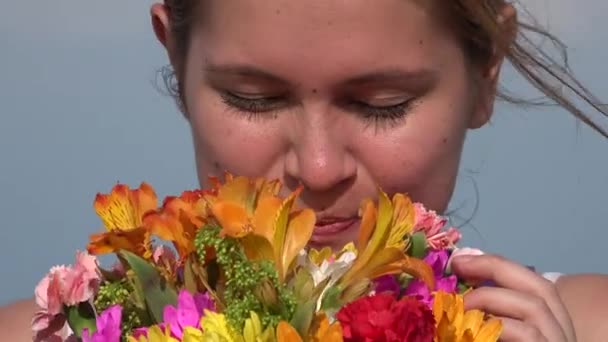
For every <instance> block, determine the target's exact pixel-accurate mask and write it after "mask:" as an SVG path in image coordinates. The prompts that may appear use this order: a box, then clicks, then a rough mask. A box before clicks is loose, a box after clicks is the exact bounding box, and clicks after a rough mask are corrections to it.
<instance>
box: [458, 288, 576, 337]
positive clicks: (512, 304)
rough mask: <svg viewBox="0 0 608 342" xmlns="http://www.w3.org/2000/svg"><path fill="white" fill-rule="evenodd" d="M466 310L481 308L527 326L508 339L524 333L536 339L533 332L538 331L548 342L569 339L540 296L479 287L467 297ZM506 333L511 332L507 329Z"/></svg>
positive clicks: (512, 333)
mask: <svg viewBox="0 0 608 342" xmlns="http://www.w3.org/2000/svg"><path fill="white" fill-rule="evenodd" d="M465 309H467V310H468V309H479V310H482V311H485V312H489V313H492V314H493V315H497V316H503V317H506V318H509V319H510V321H513V320H514V321H516V322H520V323H521V324H523V325H525V326H527V327H525V328H523V329H524V331H523V332H522V331H513V332H507V336H509V335H518V334H521V333H525V335H526V336H529V335H531V334H532V336H534V335H535V334H536V332H534V331H531V330H538V332H539V334H540V335H542V336H544V337H546V338H547V339H548V340H549V341H565V340H566V339H565V336H564V332H563V330H562V328H561V325H560V323H559V322H558V321H557V319H556V318H555V316H554V315H553V313H552V312H551V309H550V308H549V306H548V305H547V304H546V302H545V301H544V300H543V299H542V298H540V297H537V296H534V295H531V294H528V293H525V292H517V291H514V290H510V289H505V288H498V287H482V288H478V289H476V290H474V291H471V292H469V293H468V294H467V295H466V296H465ZM510 324H511V325H512V324H514V323H510ZM505 331H508V329H506V326H505ZM526 341H536V340H526Z"/></svg>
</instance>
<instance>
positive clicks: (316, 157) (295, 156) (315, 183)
mask: <svg viewBox="0 0 608 342" xmlns="http://www.w3.org/2000/svg"><path fill="white" fill-rule="evenodd" d="M302 126H304V127H302ZM302 126H300V127H299V129H298V130H297V131H298V134H297V136H296V138H295V139H293V141H292V144H291V148H290V151H289V152H288V153H287V156H286V160H285V171H286V173H287V176H288V178H291V179H292V180H294V181H297V182H299V183H302V184H303V185H304V186H305V188H306V190H307V192H308V191H310V192H313V193H326V192H336V191H338V192H341V191H342V190H344V189H342V188H344V187H345V186H347V184H349V183H350V182H351V181H353V180H354V179H355V177H356V174H357V163H356V161H355V159H354V158H353V155H352V153H350V152H349V150H348V144H347V143H345V141H344V134H343V133H344V132H338V131H336V130H339V127H331V126H330V125H327V124H326V123H324V122H323V121H322V120H318V121H317V123H316V124H315V123H312V124H311V123H309V124H306V125H302Z"/></svg>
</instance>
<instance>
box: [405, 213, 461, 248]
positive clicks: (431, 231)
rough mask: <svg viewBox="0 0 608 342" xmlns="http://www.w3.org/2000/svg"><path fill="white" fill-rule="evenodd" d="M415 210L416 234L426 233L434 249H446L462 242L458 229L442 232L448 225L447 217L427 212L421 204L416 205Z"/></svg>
mask: <svg viewBox="0 0 608 342" xmlns="http://www.w3.org/2000/svg"><path fill="white" fill-rule="evenodd" d="M414 210H415V222H414V232H424V235H426V238H427V242H428V244H429V246H430V247H431V248H432V249H435V250H440V249H445V248H448V247H450V246H453V245H455V244H456V243H457V242H458V241H459V240H460V238H461V234H460V232H459V231H458V230H457V229H456V228H453V227H450V228H448V229H447V230H444V231H442V229H443V228H444V227H445V225H446V223H447V219H446V218H445V217H442V216H439V215H437V213H436V212H435V211H433V210H427V209H426V208H425V207H424V206H423V205H422V204H420V203H415V204H414Z"/></svg>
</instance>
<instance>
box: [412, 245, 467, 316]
mask: <svg viewBox="0 0 608 342" xmlns="http://www.w3.org/2000/svg"><path fill="white" fill-rule="evenodd" d="M448 260H449V255H448V251H446V250H441V251H432V252H430V253H429V254H428V255H427V256H426V257H425V258H424V261H425V262H426V263H427V264H429V266H431V268H432V269H433V275H434V277H435V289H434V290H435V291H444V292H447V293H455V292H456V286H457V285H458V284H457V283H458V279H457V278H456V276H455V275H451V276H447V277H446V276H445V270H446V267H447V264H448ZM431 292H432V291H431V289H429V288H428V286H427V285H426V284H425V283H424V282H423V281H421V280H419V279H415V280H413V281H412V282H410V284H409V285H408V287H407V288H406V289H405V292H404V295H406V296H414V297H416V298H418V299H419V300H420V301H422V302H424V303H426V304H427V305H429V306H431V307H432V305H433V296H432V295H431Z"/></svg>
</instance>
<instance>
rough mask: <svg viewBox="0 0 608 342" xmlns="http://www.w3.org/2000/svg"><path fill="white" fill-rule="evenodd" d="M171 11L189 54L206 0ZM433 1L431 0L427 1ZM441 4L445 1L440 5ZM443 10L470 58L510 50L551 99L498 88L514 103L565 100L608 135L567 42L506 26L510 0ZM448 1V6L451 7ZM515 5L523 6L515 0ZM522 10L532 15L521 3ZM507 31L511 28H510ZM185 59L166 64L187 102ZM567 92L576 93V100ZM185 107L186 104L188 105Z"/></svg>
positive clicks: (530, 28) (171, 82) (168, 78)
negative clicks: (582, 105) (574, 67)
mask: <svg viewBox="0 0 608 342" xmlns="http://www.w3.org/2000/svg"><path fill="white" fill-rule="evenodd" d="M164 1H165V5H166V6H167V8H168V10H169V13H170V22H171V31H172V34H173V37H174V39H175V45H176V46H175V48H176V49H177V55H178V56H179V57H180V58H182V59H183V58H185V56H186V55H187V53H188V48H189V39H190V31H191V29H192V26H193V23H194V20H195V17H194V15H195V13H196V12H197V11H196V10H197V6H198V4H199V3H200V2H201V1H202V0H164ZM421 1H429V0H421ZM439 3H440V4H439ZM439 3H438V6H441V11H439V12H441V13H443V14H444V15H445V19H447V20H448V21H447V23H448V24H449V25H451V27H450V28H451V29H453V30H454V31H455V32H456V33H457V34H458V37H459V38H460V39H461V40H462V42H463V46H464V48H465V51H466V53H467V55H468V57H469V58H470V59H471V61H472V62H474V63H477V64H480V65H484V64H486V63H489V62H490V61H491V59H492V58H494V57H495V56H497V55H499V56H500V55H504V56H505V57H506V59H507V60H508V61H509V62H510V63H511V65H513V67H514V68H515V69H516V70H517V71H518V72H519V73H520V74H521V75H522V76H523V77H524V78H526V79H527V80H528V81H529V82H530V83H531V84H532V85H533V86H534V87H535V88H537V89H538V90H540V91H541V92H542V93H543V94H545V95H546V97H547V98H548V99H549V100H550V101H546V100H545V101H543V100H542V99H536V100H535V99H523V98H518V97H516V96H514V95H513V94H512V93H510V92H508V91H507V90H505V89H501V90H500V91H499V92H498V97H499V98H500V99H503V100H505V101H507V102H509V103H514V104H522V105H555V104H557V105H560V106H562V107H563V108H565V109H566V110H567V111H568V112H570V113H571V114H572V115H574V116H575V117H576V118H578V119H580V120H581V121H582V122H584V123H585V124H587V125H589V126H590V127H591V128H593V129H594V130H595V131H597V132H598V133H600V134H602V135H603V136H604V137H608V128H607V127H603V125H602V124H601V123H599V122H598V121H599V120H597V119H594V118H593V117H591V116H590V115H589V114H586V113H585V112H584V111H583V110H582V109H581V108H580V106H579V105H577V103H576V102H577V101H576V98H578V100H583V102H585V103H586V104H587V105H589V106H591V108H593V109H595V110H596V111H597V112H598V113H600V114H601V115H602V116H603V117H608V109H607V108H606V105H604V104H602V103H600V101H599V100H598V99H597V98H596V97H595V96H594V95H593V94H592V93H591V92H590V91H589V90H587V89H586V88H585V87H584V86H583V85H582V84H581V83H580V82H579V81H578V80H577V79H576V78H575V77H574V75H573V72H572V71H571V69H570V67H569V65H568V59H567V53H566V46H565V45H564V44H563V43H562V42H561V41H560V40H559V39H558V38H557V37H555V36H553V35H552V34H551V33H549V32H547V31H546V30H543V29H542V28H541V27H540V25H538V24H536V23H534V21H533V20H531V23H526V22H524V21H522V20H521V19H519V18H518V19H516V22H515V23H513V25H501V24H500V23H499V22H498V17H499V12H500V10H501V9H502V8H504V6H505V5H506V4H507V3H508V2H507V1H505V0H448V1H440V2H439ZM446 4H447V7H448V8H445V6H446ZM511 4H512V5H519V4H517V3H515V2H511ZM518 7H519V12H520V14H525V15H527V16H528V17H529V18H532V17H531V16H530V15H529V13H528V12H527V11H526V10H525V9H524V8H523V6H521V5H519V6H518ZM506 30H509V31H508V32H507V31H506ZM533 38H540V39H541V41H545V43H547V42H548V43H549V46H550V47H552V48H553V49H554V52H556V53H557V56H558V57H557V58H556V57H553V56H551V54H550V53H549V52H548V51H547V50H546V49H543V46H547V45H546V44H541V43H539V42H535V41H534V40H533ZM183 65H184V63H181V62H180V63H178V65H177V68H176V70H175V71H173V70H172V69H171V68H164V69H163V70H162V76H163V79H164V81H165V84H166V86H167V88H168V90H169V92H170V94H171V95H173V96H174V97H175V98H176V100H177V101H178V104H179V105H180V106H181V105H182V104H183V98H182V97H181V94H182V93H183V92H182V91H181V90H182V89H181V83H180V81H179V80H180V79H182V77H181V75H182V74H183V70H182V69H183ZM567 94H573V95H575V98H574V99H572V98H571V96H569V95H567ZM182 109H183V108H182Z"/></svg>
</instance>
